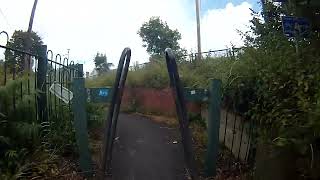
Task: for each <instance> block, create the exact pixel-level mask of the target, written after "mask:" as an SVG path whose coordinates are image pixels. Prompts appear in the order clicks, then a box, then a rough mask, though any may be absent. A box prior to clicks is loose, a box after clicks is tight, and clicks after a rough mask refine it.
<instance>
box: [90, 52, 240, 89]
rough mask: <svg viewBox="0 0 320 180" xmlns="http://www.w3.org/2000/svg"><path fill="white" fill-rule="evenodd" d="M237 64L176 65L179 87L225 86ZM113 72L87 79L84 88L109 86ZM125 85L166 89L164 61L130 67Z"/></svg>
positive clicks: (208, 61)
mask: <svg viewBox="0 0 320 180" xmlns="http://www.w3.org/2000/svg"><path fill="white" fill-rule="evenodd" d="M238 64H241V63H240V61H238V60H235V59H233V58H227V57H221V58H206V59H204V60H203V61H201V63H198V62H195V63H189V62H184V61H182V62H180V63H178V67H179V74H180V78H181V79H182V83H183V86H185V87H194V88H207V87H208V84H209V79H210V78H217V79H222V80H223V82H224V83H226V82H227V80H228V78H229V76H231V75H232V73H233V72H232V70H233V69H235V68H236V67H238V66H237V65H238ZM114 78H115V72H113V73H108V74H105V75H103V76H100V77H97V78H94V79H87V80H86V86H87V87H104V86H112V85H113V81H114ZM126 83H127V84H126V85H127V86H128V87H148V88H157V89H162V88H166V87H168V86H169V76H168V70H167V66H166V62H165V60H164V59H157V60H154V61H152V62H150V63H147V64H145V65H144V66H141V67H139V66H137V65H136V66H134V67H133V68H132V69H131V70H130V71H129V73H128V77H127V81H126Z"/></svg>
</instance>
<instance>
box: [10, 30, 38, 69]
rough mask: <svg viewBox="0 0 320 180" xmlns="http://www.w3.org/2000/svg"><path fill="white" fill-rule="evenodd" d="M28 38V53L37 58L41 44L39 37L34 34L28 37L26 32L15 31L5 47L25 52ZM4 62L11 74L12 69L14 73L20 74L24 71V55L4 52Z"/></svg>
mask: <svg viewBox="0 0 320 180" xmlns="http://www.w3.org/2000/svg"><path fill="white" fill-rule="evenodd" d="M30 37H31V38H30ZM28 38H30V39H31V48H30V51H29V52H30V53H32V54H34V55H37V56H39V55H40V53H41V52H40V50H41V46H42V45H43V42H42V39H41V37H40V36H39V35H38V34H37V33H35V32H31V34H30V35H28V32H25V31H22V30H17V31H15V32H14V33H13V35H12V37H11V39H10V40H9V41H8V44H7V46H8V47H11V48H14V49H18V50H25V49H26V48H27V39H28ZM5 60H6V63H7V66H8V68H9V70H10V71H11V72H12V71H13V69H14V68H15V71H16V72H22V71H23V70H24V54H22V53H19V52H15V51H10V50H6V51H5ZM31 65H32V64H31V62H30V66H31Z"/></svg>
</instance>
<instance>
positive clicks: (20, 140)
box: [0, 77, 75, 179]
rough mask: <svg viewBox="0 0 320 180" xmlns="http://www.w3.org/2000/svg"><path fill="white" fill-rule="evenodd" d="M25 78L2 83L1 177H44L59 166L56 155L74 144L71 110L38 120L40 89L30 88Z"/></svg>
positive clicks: (0, 122) (0, 110)
mask: <svg viewBox="0 0 320 180" xmlns="http://www.w3.org/2000/svg"><path fill="white" fill-rule="evenodd" d="M26 78H27V77H22V78H19V79H17V80H10V81H9V82H8V83H7V84H6V85H5V86H0V157H1V159H0V174H1V176H0V179H18V178H26V179H31V178H32V177H35V176H39V177H45V176H46V175H45V174H51V173H52V172H53V171H54V170H55V169H56V166H55V165H54V164H55V163H56V160H57V158H56V156H57V155H59V154H60V153H65V152H66V151H68V149H70V151H71V152H73V148H75V143H74V142H75V139H74V131H73V125H72V121H71V117H70V113H69V112H67V111H68V110H67V109H66V108H61V112H60V115H59V117H58V118H55V117H53V116H50V117H49V121H48V122H40V121H39V120H37V113H36V103H35V98H36V96H37V92H36V91H35V90H34V89H32V88H31V89H30V91H28V90H27V87H28V84H27V82H28V81H27V80H26ZM31 87H33V86H31ZM21 88H22V89H21ZM14 99H15V100H14ZM13 100H14V101H13Z"/></svg>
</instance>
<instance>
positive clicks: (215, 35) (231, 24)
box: [201, 2, 252, 50]
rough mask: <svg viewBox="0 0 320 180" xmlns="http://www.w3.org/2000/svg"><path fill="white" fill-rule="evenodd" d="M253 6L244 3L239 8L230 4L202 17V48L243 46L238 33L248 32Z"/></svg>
mask: <svg viewBox="0 0 320 180" xmlns="http://www.w3.org/2000/svg"><path fill="white" fill-rule="evenodd" d="M251 7H252V6H251V5H250V4H249V3H247V2H243V3H242V4H240V5H238V6H234V5H233V4H232V3H228V4H227V5H226V7H225V8H224V9H212V10H209V11H207V12H206V13H205V15H204V16H203V17H202V22H201V25H202V30H201V33H202V35H203V36H202V38H201V39H202V47H203V49H204V50H208V49H213V50H214V49H221V48H225V47H226V46H228V47H230V46H231V44H233V45H235V46H238V47H239V46H242V45H243V41H242V39H241V36H240V35H239V33H238V32H237V30H240V31H246V30H248V23H249V20H250V19H251V11H250V9H249V8H251Z"/></svg>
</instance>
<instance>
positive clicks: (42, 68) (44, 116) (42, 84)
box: [37, 45, 48, 122]
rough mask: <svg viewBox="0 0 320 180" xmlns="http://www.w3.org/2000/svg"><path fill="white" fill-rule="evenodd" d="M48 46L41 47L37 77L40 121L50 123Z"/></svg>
mask: <svg viewBox="0 0 320 180" xmlns="http://www.w3.org/2000/svg"><path fill="white" fill-rule="evenodd" d="M47 64H48V59H47V46H46V45H43V46H41V51H40V57H39V61H38V76H37V90H38V92H39V96H38V98H37V100H38V111H39V113H38V114H39V119H40V121H41V122H47V121H48V112H47V92H46V87H47V84H46V75H47Z"/></svg>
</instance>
